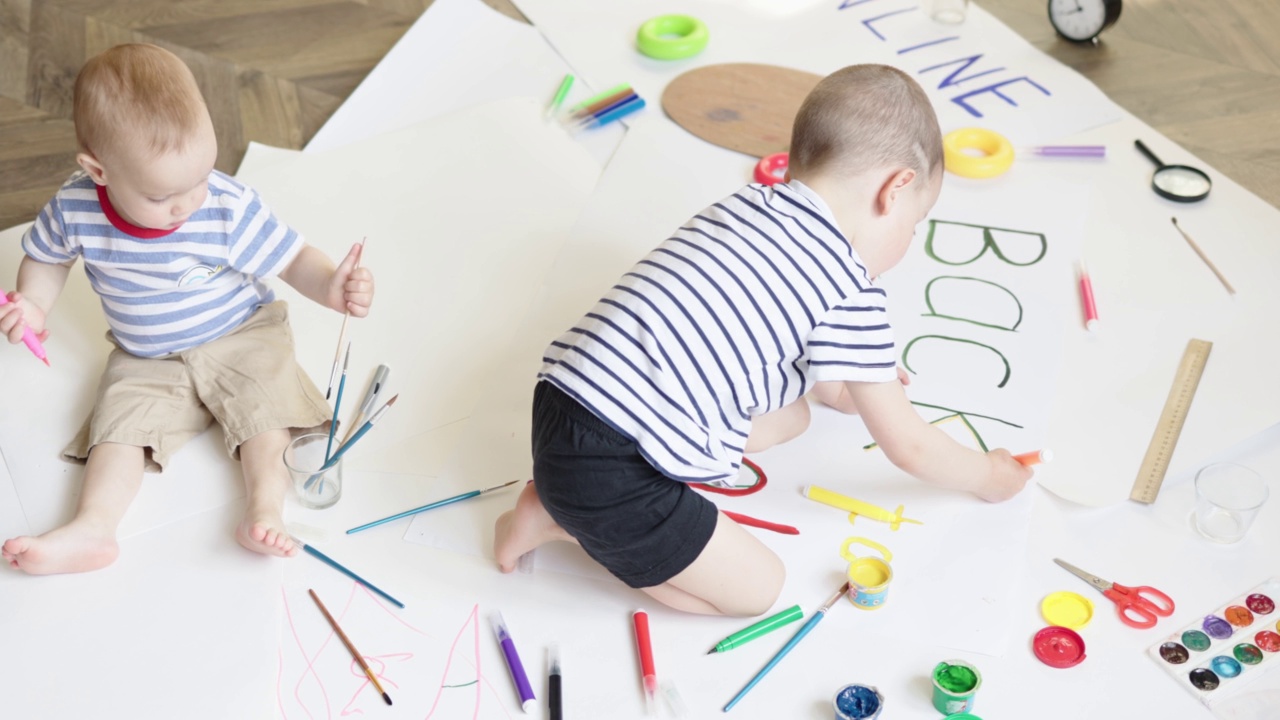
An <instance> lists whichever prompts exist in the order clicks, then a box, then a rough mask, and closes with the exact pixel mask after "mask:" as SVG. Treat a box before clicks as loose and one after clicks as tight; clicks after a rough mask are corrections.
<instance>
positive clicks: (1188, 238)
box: [1173, 218, 1236, 295]
mask: <svg viewBox="0 0 1280 720" xmlns="http://www.w3.org/2000/svg"><path fill="white" fill-rule="evenodd" d="M1173 226H1174V227H1176V228H1178V232H1179V233H1181V234H1182V237H1183V238H1184V239H1186V241H1187V244H1188V245H1190V246H1191V249H1192V250H1195V251H1196V255H1199V256H1200V259H1201V260H1203V261H1204V264H1205V265H1208V266H1209V269H1210V270H1212V271H1213V274H1214V275H1216V276H1217V278H1218V282H1220V283H1222V287H1224V288H1226V289H1227V292H1229V293H1231V294H1232V295H1235V294H1236V289H1235V288H1233V287H1231V283H1229V282H1227V278H1226V276H1224V275H1223V274H1222V272H1221V271H1220V270H1218V266H1217V265H1214V264H1213V261H1212V260H1210V259H1209V256H1208V255H1205V254H1204V251H1203V250H1201V249H1200V246H1199V245H1197V244H1196V241H1195V240H1192V239H1191V236H1190V235H1188V234H1187V231H1186V230H1183V229H1182V226H1181V225H1179V224H1178V218H1173Z"/></svg>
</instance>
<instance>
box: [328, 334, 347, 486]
mask: <svg viewBox="0 0 1280 720" xmlns="http://www.w3.org/2000/svg"><path fill="white" fill-rule="evenodd" d="M350 364H351V343H347V355H346V357H345V358H344V359H343V360H342V379H341V380H339V381H338V398H337V399H336V400H334V401H333V420H331V421H330V422H329V442H328V444H326V445H325V447H324V461H325V462H329V456H331V455H333V434H334V433H335V432H337V430H338V408H340V407H342V391H343V390H344V389H346V387H347V366H348V365H350Z"/></svg>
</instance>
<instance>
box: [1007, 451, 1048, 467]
mask: <svg viewBox="0 0 1280 720" xmlns="http://www.w3.org/2000/svg"><path fill="white" fill-rule="evenodd" d="M1013 459H1014V460H1017V461H1018V462H1020V463H1022V464H1023V465H1028V466H1030V465H1039V464H1040V463H1047V462H1053V451H1052V450H1047V449H1046V450H1033V451H1031V452H1024V453H1022V454H1021V455H1014V456H1013Z"/></svg>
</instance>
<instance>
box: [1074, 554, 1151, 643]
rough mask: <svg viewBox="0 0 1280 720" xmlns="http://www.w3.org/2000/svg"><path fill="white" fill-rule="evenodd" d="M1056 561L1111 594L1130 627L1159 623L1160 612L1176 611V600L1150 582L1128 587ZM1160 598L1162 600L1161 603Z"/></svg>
mask: <svg viewBox="0 0 1280 720" xmlns="http://www.w3.org/2000/svg"><path fill="white" fill-rule="evenodd" d="M1053 561H1054V562H1056V563H1058V564H1059V565H1061V566H1062V567H1064V568H1066V569H1067V570H1069V571H1071V573H1072V574H1073V575H1075V576H1076V577H1078V578H1080V579H1081V580H1084V581H1085V582H1087V583H1089V584H1090V585H1092V586H1094V587H1095V588H1097V589H1098V590H1099V591H1100V592H1101V593H1102V594H1103V595H1106V596H1107V597H1108V598H1110V600H1111V601H1112V602H1114V603H1115V604H1116V612H1118V613H1119V614H1120V620H1121V622H1123V623H1124V624H1125V625H1128V626H1129V627H1136V628H1149V627H1155V624H1156V616H1160V617H1169V616H1170V615H1172V614H1173V600H1172V599H1171V598H1170V597H1169V596H1168V595H1165V594H1164V593H1162V592H1160V591H1159V590H1157V589H1155V588H1153V587H1148V586H1146V585H1139V586H1138V587H1126V586H1124V585H1121V584H1120V583H1113V582H1110V581H1108V580H1103V579H1102V578H1100V577H1098V576H1097V575H1091V574H1089V573H1087V572H1085V571H1083V570H1081V569H1080V568H1078V567H1076V566H1075V565H1072V564H1071V563H1068V562H1064V561H1062V560H1059V559H1057V558H1054V559H1053ZM1156 600H1159V601H1160V602H1159V603H1157V602H1156Z"/></svg>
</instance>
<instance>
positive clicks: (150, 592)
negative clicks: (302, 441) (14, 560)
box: [0, 503, 283, 720]
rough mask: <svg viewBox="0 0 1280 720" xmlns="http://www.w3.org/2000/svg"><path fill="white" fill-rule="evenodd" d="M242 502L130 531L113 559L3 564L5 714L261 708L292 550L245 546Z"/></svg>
mask: <svg viewBox="0 0 1280 720" xmlns="http://www.w3.org/2000/svg"><path fill="white" fill-rule="evenodd" d="M242 512H243V511H242V509H241V508H240V507H239V503H232V504H231V505H227V506H223V507H220V508H216V509H214V510H210V511H208V512H203V513H200V514H198V515H194V516H191V517H188V518H186V519H185V520H183V521H182V522H176V523H171V524H169V525H166V526H165V527H163V528H160V529H157V530H155V531H153V532H149V533H146V534H144V535H139V536H137V537H132V538H127V539H125V540H124V541H123V542H121V544H120V545H121V547H120V559H119V560H118V561H116V563H115V564H114V565H112V566H110V567H109V568H107V569H105V570H100V571H97V572H93V573H85V574H78V575H52V576H45V577H33V576H29V575H26V574H24V573H21V572H17V571H13V570H10V569H9V568H8V567H4V568H3V569H2V570H3V571H0V637H2V638H4V640H3V646H4V651H5V653H6V654H7V655H8V656H9V657H10V658H11V659H12V660H13V662H11V663H10V665H9V667H8V668H7V669H6V671H5V672H4V673H3V676H2V677H0V697H2V698H3V700H0V707H3V709H4V713H3V714H4V715H5V716H6V717H14V718H37V717H49V718H54V717H58V718H62V717H66V718H70V717H119V718H123V717H175V716H180V717H184V718H193V719H194V718H208V719H209V720H224V719H225V718H230V717H236V718H262V717H269V716H270V715H269V714H268V713H269V710H270V708H271V706H272V704H273V700H274V691H275V683H274V682H273V679H274V677H275V670H276V665H277V640H276V639H277V636H278V630H277V628H278V627H279V623H280V618H279V612H280V599H279V598H280V595H279V593H280V582H281V570H282V567H281V566H282V564H283V561H282V560H279V559H273V558H267V557H265V556H262V555H256V554H253V553H250V552H248V551H247V550H245V549H244V548H242V547H240V546H239V545H238V544H237V543H236V541H235V539H234V538H233V537H232V531H233V530H234V529H235V527H236V525H237V524H238V523H239V522H240V518H241V514H242Z"/></svg>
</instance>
